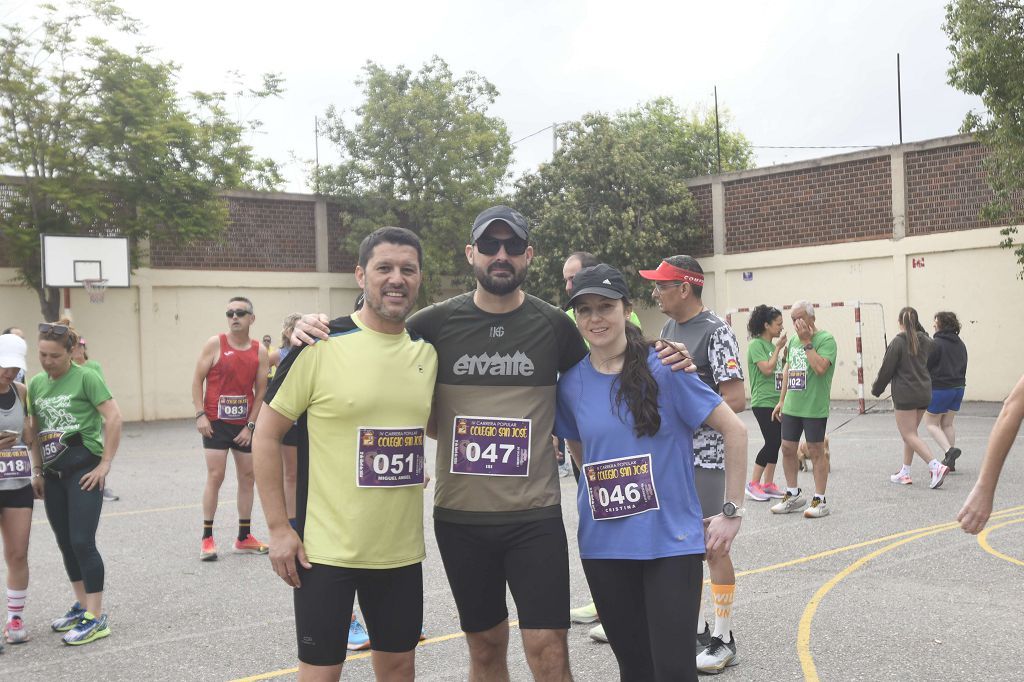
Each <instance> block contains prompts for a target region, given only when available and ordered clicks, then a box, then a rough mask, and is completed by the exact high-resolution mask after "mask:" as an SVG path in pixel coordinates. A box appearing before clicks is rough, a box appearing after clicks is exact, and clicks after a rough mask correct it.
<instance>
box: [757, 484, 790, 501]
mask: <svg viewBox="0 0 1024 682" xmlns="http://www.w3.org/2000/svg"><path fill="white" fill-rule="evenodd" d="M761 490H762V491H764V494H765V495H767V496H768V497H770V498H772V499H773V500H781V499H782V498H783V497H785V496H786V493H784V492H782V490H781V489H780V488H779V486H777V485H775V484H774V483H762V484H761Z"/></svg>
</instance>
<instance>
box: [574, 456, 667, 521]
mask: <svg viewBox="0 0 1024 682" xmlns="http://www.w3.org/2000/svg"><path fill="white" fill-rule="evenodd" d="M652 466H653V463H652V462H651V456H650V455H649V454H647V455H636V456H633V457H620V458H618V459H606V460H604V461H603V462H594V463H593V464H585V465H584V466H583V476H584V477H586V481H587V491H588V492H589V493H590V514H591V516H593V517H594V520H595V521H607V520H609V519H621V518H623V517H626V516H633V515H634V514H642V513H643V512H647V511H653V510H655V509H658V508H659V505H658V491H657V490H655V488H654V475H653V474H654V471H653V469H652Z"/></svg>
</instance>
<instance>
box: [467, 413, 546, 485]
mask: <svg viewBox="0 0 1024 682" xmlns="http://www.w3.org/2000/svg"><path fill="white" fill-rule="evenodd" d="M450 471H451V473H453V474H473V475H476V476H528V475H529V474H530V420H529V419H506V418H504V417H462V416H458V417H455V423H454V426H453V430H452V466H451V469H450Z"/></svg>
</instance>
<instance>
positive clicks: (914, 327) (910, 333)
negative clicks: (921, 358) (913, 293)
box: [899, 306, 924, 355]
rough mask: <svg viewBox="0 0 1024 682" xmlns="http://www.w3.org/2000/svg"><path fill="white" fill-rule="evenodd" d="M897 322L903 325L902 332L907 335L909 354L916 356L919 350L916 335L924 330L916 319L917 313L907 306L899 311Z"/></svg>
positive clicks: (919, 346) (919, 345)
mask: <svg viewBox="0 0 1024 682" xmlns="http://www.w3.org/2000/svg"><path fill="white" fill-rule="evenodd" d="M899 321H900V324H901V325H903V330H904V331H905V332H906V333H907V344H908V345H909V346H910V354H911V355H917V353H918V351H919V350H921V344H920V342H919V341H918V340H917V333H918V332H919V331H924V328H923V327H922V326H921V323H920V322H919V321H918V319H917V311H916V310H914V309H913V308H911V307H910V306H907V307H906V308H904V309H903V310H901V311H900V316H899Z"/></svg>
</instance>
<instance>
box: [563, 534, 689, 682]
mask: <svg viewBox="0 0 1024 682" xmlns="http://www.w3.org/2000/svg"><path fill="white" fill-rule="evenodd" d="M703 558H704V557H703V555H701V554H691V555H687V556H673V557H665V558H663V559H649V560H646V561H636V560H629V559H584V560H583V571H584V573H586V574H587V582H588V583H590V594H591V595H592V596H593V597H594V603H595V604H596V605H597V612H598V613H600V614H601V625H603V626H604V631H605V634H606V635H608V643H609V644H611V647H612V652H613V653H614V654H615V659H616V660H617V661H618V663H619V679H620V680H621V681H622V682H652V681H657V682H661V681H663V680H664V681H666V682H667V681H669V680H671V681H672V682H677V681H679V680H685V681H688V682H695V681H696V679H697V661H696V652H695V651H694V648H693V644H692V642H693V641H694V639H695V634H694V633H696V632H697V617H698V615H699V614H698V612H699V610H700V595H701V581H702V580H703V578H704V573H703V571H704V567H703V563H702V562H703Z"/></svg>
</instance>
